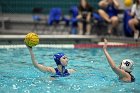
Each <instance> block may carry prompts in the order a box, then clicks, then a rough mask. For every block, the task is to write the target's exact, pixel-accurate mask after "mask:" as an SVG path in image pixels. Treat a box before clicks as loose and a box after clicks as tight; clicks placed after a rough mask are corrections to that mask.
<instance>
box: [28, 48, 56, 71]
mask: <svg viewBox="0 0 140 93" xmlns="http://www.w3.org/2000/svg"><path fill="white" fill-rule="evenodd" d="M28 49H29V52H30V55H31V60H32V63H33V65H34V67H36V68H37V69H39V70H40V71H42V72H51V73H55V70H54V68H52V67H46V66H44V65H41V64H38V63H37V62H36V60H35V56H34V53H33V51H32V48H30V47H28Z"/></svg>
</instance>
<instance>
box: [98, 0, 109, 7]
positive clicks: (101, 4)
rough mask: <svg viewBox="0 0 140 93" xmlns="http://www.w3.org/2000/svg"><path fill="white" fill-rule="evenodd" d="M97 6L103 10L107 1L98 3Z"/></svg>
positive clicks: (103, 0)
mask: <svg viewBox="0 0 140 93" xmlns="http://www.w3.org/2000/svg"><path fill="white" fill-rule="evenodd" d="M98 5H99V6H100V7H102V8H105V7H106V6H107V5H108V2H107V0H102V1H100V2H99V3H98Z"/></svg>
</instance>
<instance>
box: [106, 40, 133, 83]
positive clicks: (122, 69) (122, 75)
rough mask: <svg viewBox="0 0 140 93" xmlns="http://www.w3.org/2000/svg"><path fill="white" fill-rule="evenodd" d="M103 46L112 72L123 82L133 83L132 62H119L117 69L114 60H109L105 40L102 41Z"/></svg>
mask: <svg viewBox="0 0 140 93" xmlns="http://www.w3.org/2000/svg"><path fill="white" fill-rule="evenodd" d="M104 43H105V44H104V46H103V50H104V53H105V55H106V58H107V60H108V63H109V65H110V66H111V68H112V70H113V71H114V72H115V73H116V74H117V75H118V77H119V79H120V80H122V81H124V82H134V81H135V78H134V76H133V75H132V74H131V72H132V70H133V65H134V62H133V61H132V60H130V59H125V60H123V61H122V62H121V64H120V66H119V67H117V66H116V64H115V62H114V60H113V59H112V58H111V56H110V55H109V53H108V51H107V40H106V39H104Z"/></svg>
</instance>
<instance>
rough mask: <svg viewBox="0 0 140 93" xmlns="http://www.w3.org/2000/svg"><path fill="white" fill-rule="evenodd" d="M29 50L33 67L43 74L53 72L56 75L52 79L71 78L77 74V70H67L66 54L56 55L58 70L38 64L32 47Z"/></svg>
mask: <svg viewBox="0 0 140 93" xmlns="http://www.w3.org/2000/svg"><path fill="white" fill-rule="evenodd" d="M27 48H28V49H29V52H30V55H31V59H32V63H33V65H34V66H35V67H36V68H37V69H39V70H40V71H42V72H51V73H53V74H55V75H54V76H51V77H66V76H69V75H70V74H71V73H73V72H75V70H73V69H66V68H65V67H66V66H67V64H68V58H67V56H66V55H65V54H64V53H57V54H55V55H54V61H55V62H56V65H57V68H53V67H48V66H44V65H41V64H39V63H37V61H36V60H35V56H34V53H33V50H32V47H28V46H27Z"/></svg>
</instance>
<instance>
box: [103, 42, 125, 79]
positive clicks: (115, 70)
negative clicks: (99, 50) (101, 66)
mask: <svg viewBox="0 0 140 93" xmlns="http://www.w3.org/2000/svg"><path fill="white" fill-rule="evenodd" d="M104 43H105V44H104V46H103V50H104V54H105V56H106V58H107V60H108V63H109V65H110V66H111V68H112V70H113V71H114V72H115V73H116V74H117V75H118V76H120V77H124V76H127V74H126V73H125V72H124V71H123V70H121V69H120V68H118V67H116V64H115V62H114V60H113V59H112V58H111V56H110V54H109V53H108V51H107V40H106V39H104Z"/></svg>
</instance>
